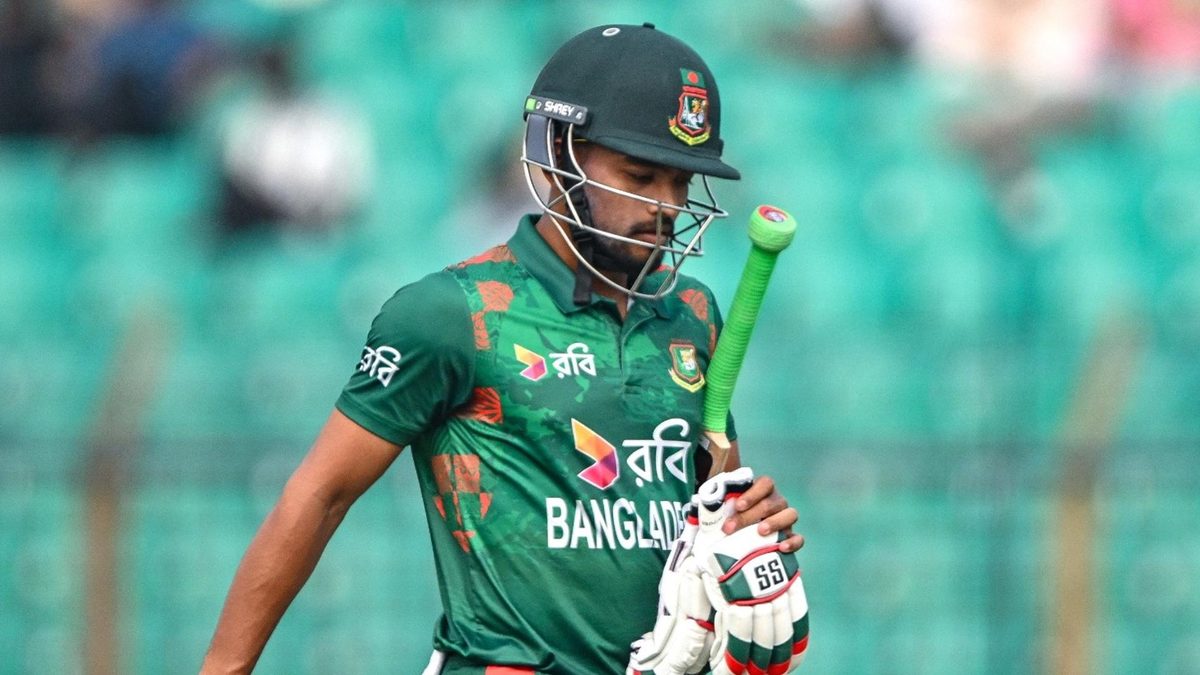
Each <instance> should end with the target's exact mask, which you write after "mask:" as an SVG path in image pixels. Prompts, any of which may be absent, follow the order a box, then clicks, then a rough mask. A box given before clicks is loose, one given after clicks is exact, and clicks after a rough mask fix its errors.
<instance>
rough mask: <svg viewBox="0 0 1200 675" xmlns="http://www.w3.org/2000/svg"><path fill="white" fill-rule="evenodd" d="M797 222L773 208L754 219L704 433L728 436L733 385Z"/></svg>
mask: <svg viewBox="0 0 1200 675" xmlns="http://www.w3.org/2000/svg"><path fill="white" fill-rule="evenodd" d="M795 234H796V220H795V219H794V218H792V217H791V216H790V215H788V214H787V213H786V212H785V211H783V210H781V209H777V208H775V207H773V206H760V207H758V208H757V209H755V210H754V214H753V215H751V216H750V242H751V243H752V244H753V246H752V247H751V248H750V256H749V258H747V260H746V267H745V269H743V270H742V278H741V281H739V282H738V287H737V291H736V292H735V293H734V295H733V302H732V303H730V307H729V316H728V317H727V318H726V321H725V327H724V328H723V329H722V332H721V338H720V340H719V341H718V342H717V351H716V354H714V355H713V359H712V363H710V364H709V366H708V373H707V375H706V377H705V379H706V380H707V391H706V392H705V394H704V420H703V423H704V428H705V429H706V430H707V431H712V432H717V433H724V432H725V428H726V422H727V419H728V416H729V404H730V401H731V400H732V399H733V385H734V383H735V382H736V381H737V376H738V371H739V370H741V368H742V361H743V360H744V359H745V356H746V347H747V345H749V344H750V333H751V332H752V331H753V330H754V322H755V321H756V320H757V319H758V310H759V308H760V307H761V306H762V300H763V296H764V295H765V294H766V291H767V282H768V281H770V279H771V273H772V272H773V271H774V270H775V261H776V260H777V258H778V256H779V252H780V251H782V250H783V249H785V248H787V246H788V245H789V244H791V243H792V238H793V237H794V236H795Z"/></svg>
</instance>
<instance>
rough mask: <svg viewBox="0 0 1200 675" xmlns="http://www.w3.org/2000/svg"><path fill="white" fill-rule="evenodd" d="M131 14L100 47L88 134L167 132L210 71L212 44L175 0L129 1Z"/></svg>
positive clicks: (105, 36)
mask: <svg viewBox="0 0 1200 675" xmlns="http://www.w3.org/2000/svg"><path fill="white" fill-rule="evenodd" d="M129 2H130V9H131V11H130V12H129V13H128V14H127V15H125V16H123V17H122V18H120V19H118V20H117V21H116V22H115V23H114V24H113V25H112V26H111V28H109V29H107V30H106V31H105V32H103V33H102V34H101V35H100V37H99V40H98V43H97V45H96V52H95V58H96V66H97V70H96V71H95V73H94V74H95V78H96V79H95V81H94V83H93V87H94V89H93V91H92V94H91V96H90V98H91V101H90V103H91V105H90V106H89V107H90V108H91V112H90V114H88V115H87V121H88V123H89V127H90V131H93V132H95V133H97V134H100V135H106V134H138V135H151V134H162V133H167V132H170V131H172V130H174V129H175V128H176V125H177V122H178V121H179V118H180V116H181V114H182V113H183V112H184V111H185V110H186V107H187V103H188V102H189V101H190V100H191V98H192V97H193V96H194V95H195V93H196V91H197V90H198V89H199V88H200V86H201V84H202V83H203V81H204V78H205V76H206V75H207V73H208V70H209V68H210V67H211V65H212V63H213V61H212V55H213V50H212V44H211V41H210V40H209V39H207V38H206V36H205V35H204V34H203V33H202V32H201V30H200V29H199V28H198V27H197V26H196V25H194V24H193V23H192V22H190V21H189V20H188V19H186V18H185V17H184V16H183V15H182V14H181V13H180V12H178V11H176V10H175V8H174V7H173V4H174V3H173V2H172V0H129Z"/></svg>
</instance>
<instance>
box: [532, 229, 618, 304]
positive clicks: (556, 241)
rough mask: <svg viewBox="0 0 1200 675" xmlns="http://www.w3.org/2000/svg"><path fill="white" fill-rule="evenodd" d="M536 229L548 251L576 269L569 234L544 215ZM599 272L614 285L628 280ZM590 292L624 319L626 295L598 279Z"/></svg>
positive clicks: (576, 259)
mask: <svg viewBox="0 0 1200 675" xmlns="http://www.w3.org/2000/svg"><path fill="white" fill-rule="evenodd" d="M536 227H537V231H538V234H540V235H542V239H545V240H546V243H547V244H549V245H550V250H552V251H554V254H555V255H557V256H558V257H559V259H561V260H562V261H563V263H565V264H566V265H567V267H569V268H571V270H572V271H574V270H576V269H578V267H579V258H577V257H575V251H574V250H573V249H572V248H571V244H569V243H567V238H568V237H570V236H571V234H570V232H567V231H565V230H563V229H561V228H560V226H559V224H558V223H556V222H555V221H554V219H553V218H551V217H550V216H547V215H544V214H543V215H542V217H541V218H539V219H538V221H537V225H536ZM600 271H601V272H603V273H604V276H605V277H607V278H608V279H609V280H611V281H612V282H613V283H616V284H624V283H626V281H627V279H628V277H626V275H625V274H623V273H620V272H606V271H604V270H600ZM592 291H593V292H594V293H597V294H599V295H600V296H601V297H604V298H608V299H610V300H612V301H613V304H615V305H616V306H617V313H618V314H620V316H621V319H622V320H624V319H625V315H626V314H627V313H628V310H629V296H628V295H626V294H625V293H622V292H621V291H619V290H617V289H615V288H613V287H612V286H609V285H608V284H606V283H604V282H602V281H600V280H598V279H592Z"/></svg>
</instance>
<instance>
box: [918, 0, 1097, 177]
mask: <svg viewBox="0 0 1200 675" xmlns="http://www.w3.org/2000/svg"><path fill="white" fill-rule="evenodd" d="M947 5H948V6H950V7H953V11H946V12H944V13H943V14H942V15H941V18H942V21H940V22H939V23H938V25H936V26H931V27H930V28H931V29H932V30H929V31H927V32H925V33H924V34H923V35H922V36H921V37H920V39H919V42H918V45H917V47H916V52H917V57H918V60H919V62H921V63H923V64H924V65H925V66H926V67H927V68H928V69H929V70H930V71H931V72H933V73H934V74H940V75H945V76H949V77H950V78H951V80H952V81H956V82H957V83H958V87H959V96H960V102H961V103H962V104H963V105H962V106H961V107H962V112H961V113H960V114H959V115H958V117H957V118H956V119H955V120H953V122H952V124H951V128H950V129H949V131H950V133H951V134H952V135H953V137H954V138H955V139H956V140H957V141H959V142H960V143H962V144H963V145H965V146H966V147H968V148H972V149H974V150H976V151H977V152H979V153H980V154H981V156H982V157H983V159H984V160H985V162H986V168H987V169H988V170H989V172H990V174H991V176H992V178H993V179H994V180H995V181H996V182H997V183H999V184H1000V185H1001V186H1002V187H1006V186H1008V185H1010V184H1012V182H1013V181H1014V180H1015V179H1017V178H1018V177H1019V176H1020V175H1021V174H1023V173H1024V171H1025V170H1026V169H1027V168H1028V167H1029V166H1030V164H1031V161H1032V159H1031V153H1032V148H1031V142H1032V141H1033V140H1034V139H1035V138H1037V137H1039V136H1042V135H1046V134H1062V133H1070V132H1072V131H1074V130H1084V129H1086V130H1088V131H1095V130H1096V129H1095V128H1094V127H1095V126H1096V125H1097V124H1098V123H1099V122H1101V121H1102V118H1099V117H1097V116H1096V112H1097V108H1096V103H1097V101H1098V99H1099V97H1100V96H1101V95H1102V94H1103V91H1104V71H1103V66H1104V63H1105V61H1104V60H1105V57H1106V56H1107V45H1108V31H1107V12H1106V9H1105V7H1104V5H1103V4H1102V3H1100V2H1096V1H1095V0H966V1H965V2H960V3H947Z"/></svg>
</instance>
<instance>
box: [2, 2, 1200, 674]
mask: <svg viewBox="0 0 1200 675" xmlns="http://www.w3.org/2000/svg"><path fill="white" fill-rule="evenodd" d="M643 21H653V22H655V23H657V24H658V26H659V28H661V29H663V30H665V31H667V32H670V33H672V34H674V35H677V36H680V37H682V38H683V39H684V40H685V41H687V42H688V43H689V44H691V45H692V46H694V47H695V48H696V49H697V50H698V51H699V52H700V53H701V54H703V55H704V56H705V58H706V59H707V60H708V62H709V64H710V65H711V66H712V68H713V70H714V72H715V73H716V74H717V76H718V78H719V81H720V86H721V93H722V97H723V101H724V104H725V109H724V126H723V134H724V137H725V139H726V157H727V159H728V160H729V161H730V162H731V163H732V164H733V165H735V166H738V167H740V168H741V169H742V171H743V174H744V176H745V178H744V180H743V181H741V182H739V183H722V182H719V181H718V183H719V184H718V185H717V190H718V196H719V197H720V198H721V199H722V202H723V204H724V205H725V206H726V207H727V208H728V209H729V210H730V211H731V212H732V213H733V216H732V217H731V218H730V219H729V221H727V222H726V223H722V224H719V225H718V226H717V227H716V228H714V231H713V234H712V235H711V236H710V237H709V238H708V240H707V241H706V245H707V246H706V247H707V249H708V251H709V253H708V255H707V256H706V257H705V258H703V259H701V260H698V261H692V262H689V263H688V266H687V268H685V271H687V272H690V273H692V274H694V275H698V276H700V277H701V278H703V279H705V280H707V281H708V282H709V283H710V284H711V285H712V286H713V287H714V289H715V290H716V292H717V295H718V297H720V298H725V299H728V298H729V297H731V295H732V293H733V289H734V287H735V284H736V280H737V276H738V274H739V273H740V265H741V263H742V261H743V260H744V255H745V251H746V249H747V247H748V242H747V240H746V238H745V234H744V223H745V220H746V217H747V216H748V214H749V212H750V210H751V209H752V208H753V206H754V205H756V204H758V203H762V202H771V203H775V204H778V205H779V206H782V207H785V208H788V209H790V210H791V211H792V212H793V213H795V214H796V215H797V216H798V217H799V219H800V221H801V223H802V226H801V231H800V234H799V235H798V238H797V242H796V244H795V245H794V246H793V247H792V248H791V249H790V250H788V251H787V252H786V253H785V254H784V255H783V257H782V259H781V264H780V266H779V268H778V270H777V272H776V282H775V285H774V286H773V287H772V288H771V290H770V293H769V294H768V297H767V301H766V305H765V307H764V310H763V314H762V318H761V320H760V323H759V326H758V328H757V329H756V334H755V339H754V343H753V347H752V348H751V352H750V355H749V358H748V362H747V365H746V370H745V371H744V372H743V375H742V378H741V380H740V383H739V390H738V393H737V397H736V399H735V413H736V414H738V416H739V429H740V430H741V432H742V447H743V448H744V453H746V454H747V455H748V457H749V458H750V460H751V463H752V465H754V466H755V467H756V468H757V469H758V470H759V471H760V472H764V473H770V474H772V475H773V476H775V477H776V478H777V479H778V482H779V483H780V485H781V488H782V491H783V492H784V494H785V495H787V496H788V498H789V499H790V500H791V501H792V503H793V504H795V505H796V506H797V507H798V508H799V511H800V517H801V523H800V530H801V531H802V532H803V533H804V534H805V535H807V538H808V545H807V547H806V548H805V549H804V551H803V552H802V554H801V559H802V567H803V569H804V571H805V582H806V585H807V588H808V592H809V598H810V602H811V606H812V631H813V637H812V643H811V644H812V646H811V648H810V652H809V653H810V656H809V660H808V661H807V662H806V664H805V666H804V669H805V671H806V672H811V673H855V674H857V673H881V674H882V673H946V674H951V673H953V674H958V673H1152V674H1164V675H1178V674H1183V673H1200V574H1197V572H1200V77H1198V75H1200V2H1197V0H792V1H790V2H785V1H783V0H753V1H752V0H740V1H738V2H733V1H730V2H694V3H688V4H682V3H680V4H675V3H656V2H649V1H646V2H632V1H628V0H622V1H620V2H605V3H579V2H567V1H565V0H560V1H555V2H550V1H546V2H538V1H533V0H526V1H522V2H484V1H482V0H480V1H474V2H467V1H464V0H439V1H436V2H435V1H433V0H427V1H423V2H422V1H415V0H413V1H408V2H402V1H400V0H386V1H385V0H177V1H171V0H0V673H6V674H7V673H56V674H57V673H82V672H89V673H110V672H120V673H187V672H195V671H196V670H197V669H198V666H199V663H200V660H201V656H202V654H203V652H204V649H205V647H206V645H207V641H208V639H209V637H210V635H211V631H212V629H213V626H214V625H215V621H216V618H217V615H218V612H219V610H220V607H221V604H222V601H223V597H224V593H225V591H226V589H227V587H228V584H229V582H230V580H231V577H232V574H233V571H234V569H235V567H236V565H237V563H238V560H239V558H240V556H241V553H242V552H243V550H244V549H245V547H246V545H247V544H248V542H249V540H250V537H251V536H252V534H253V533H254V531H255V530H256V528H257V526H258V524H259V522H260V521H261V519H262V518H263V517H264V515H265V514H266V512H267V510H268V509H269V508H270V506H271V505H272V504H273V502H274V500H275V498H276V497H277V496H278V493H279V491H280V489H281V487H282V485H283V482H284V480H285V479H286V477H287V476H288V474H289V473H290V471H291V470H292V469H293V468H294V467H295V466H296V464H297V462H298V461H299V459H300V458H301V457H302V456H303V454H304V452H305V451H306V450H307V448H308V445H309V443H310V442H311V441H312V439H313V437H314V435H315V433H316V431H317V429H318V428H319V426H320V425H321V424H322V422H323V421H324V419H325V417H326V416H327V414H328V413H329V411H330V409H331V406H332V404H333V402H334V400H335V399H336V397H337V395H338V393H339V391H340V387H341V385H342V384H343V383H344V381H345V380H346V379H347V378H348V376H349V375H350V373H351V372H352V369H353V367H354V365H355V363H356V362H357V360H358V357H359V352H360V349H361V346H362V341H363V338H364V336H365V334H366V330H367V328H368V326H369V322H370V320H371V318H372V317H373V316H374V314H375V312H376V311H377V310H378V308H379V306H380V305H381V304H382V302H383V301H384V300H385V299H386V298H387V297H388V296H389V295H390V294H391V293H392V292H393V291H394V290H395V289H396V288H398V287H399V286H401V285H403V284H405V283H408V282H410V281H414V280H416V279H417V278H419V277H421V276H423V275H424V274H426V273H428V272H430V271H434V270H436V269H439V268H441V267H442V266H444V265H447V264H450V263H453V262H455V261H458V260H461V259H463V258H465V257H467V256H469V255H471V254H473V253H475V252H478V251H480V250H482V249H483V248H485V247H486V246H489V245H492V244H494V243H497V242H500V241H503V240H505V239H507V237H508V236H509V234H510V233H511V231H512V229H513V227H514V224H515V220H516V217H517V216H518V215H519V214H521V213H522V212H524V211H526V210H531V207H532V202H531V200H530V199H529V197H528V196H527V195H526V193H525V187H524V184H523V183H522V182H521V177H520V175H519V173H518V163H517V157H518V139H519V135H520V123H521V114H520V111H521V106H522V103H523V100H524V95H525V94H526V93H527V92H528V88H529V86H530V84H531V83H532V82H533V79H534V78H535V76H536V74H537V72H538V70H539V69H540V67H541V65H542V63H543V61H544V60H545V59H546V58H547V56H548V55H549V53H550V52H551V51H552V50H553V49H554V48H556V47H557V46H558V45H559V44H560V43H561V42H562V41H563V40H565V39H566V38H567V37H569V36H570V35H572V34H574V33H576V32H577V31H579V30H582V29H583V28H585V27H589V26H592V25H595V24H599V23H610V22H611V23H641V22H643ZM416 489H417V488H416V483H415V479H414V475H413V471H412V466H411V462H410V460H409V459H408V455H404V456H402V458H401V459H400V461H398V462H397V463H396V465H395V466H394V467H393V468H392V470H391V471H389V472H388V474H386V475H385V476H384V478H383V479H382V480H381V481H380V482H379V483H378V484H377V485H376V486H375V487H374V488H373V489H372V490H370V491H369V492H368V493H367V495H366V496H365V497H364V498H363V499H362V500H361V501H360V502H359V504H358V505H357V506H356V507H355V508H354V509H353V510H352V511H351V513H350V516H349V517H348V518H347V520H346V522H345V524H344V525H343V527H342V529H341V531H340V532H339V533H338V534H337V536H336V537H335V538H334V540H333V542H332V544H331V545H330V547H329V549H328V551H327V553H326V554H325V557H324V559H323V561H322V563H321V564H320V566H319V567H318V569H317V570H316V573H315V574H314V576H313V578H312V580H311V581H310V582H309V584H308V586H307V587H306V588H305V589H304V591H303V592H302V593H301V595H300V596H299V598H298V599H297V600H296V603H295V604H294V606H293V607H292V609H291V610H290V611H289V613H288V614H287V615H286V617H285V618H284V619H283V622H282V624H281V625H280V627H279V629H278V630H277V631H276V634H275V636H274V637H273V639H272V640H271V643H270V644H269V645H268V647H267V649H266V652H265V654H264V656H263V658H262V661H261V663H260V668H259V672H264V673H385V672H386V673H396V672H400V673H415V672H418V671H419V668H420V666H422V665H423V664H424V662H425V660H426V658H427V657H428V653H429V647H430V640H431V634H432V623H433V621H434V619H435V617H436V616H437V614H438V613H439V601H438V596H437V592H436V588H435V583H434V573H433V563H432V558H431V554H430V551H429V545H428V538H427V536H428V535H427V533H426V531H425V525H424V519H423V516H422V515H421V511H420V509H421V508H422V507H421V500H420V499H419V498H418V496H417V493H416Z"/></svg>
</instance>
